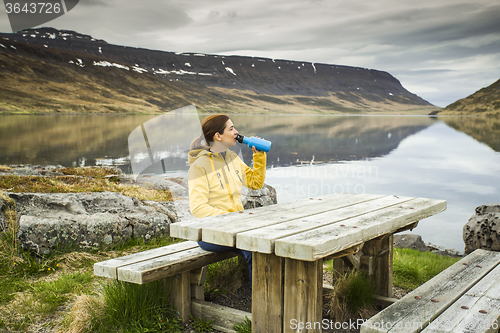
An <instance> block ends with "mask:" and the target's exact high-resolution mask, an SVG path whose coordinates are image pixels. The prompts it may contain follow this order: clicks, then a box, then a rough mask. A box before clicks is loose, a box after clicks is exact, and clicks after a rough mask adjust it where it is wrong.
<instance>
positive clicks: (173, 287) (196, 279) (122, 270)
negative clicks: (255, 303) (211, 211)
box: [94, 241, 251, 331]
mask: <svg viewBox="0 0 500 333" xmlns="http://www.w3.org/2000/svg"><path fill="white" fill-rule="evenodd" d="M235 255H236V254H234V253H233V252H222V253H221V252H219V253H217V252H210V251H205V250H203V249H202V248H200V247H199V246H198V243H196V242H193V241H186V242H182V243H176V244H171V245H168V246H164V247H160V248H156V249H152V250H149V251H144V252H139V253H135V254H131V255H127V256H123V257H119V258H114V259H110V260H106V261H102V262H98V263H95V264H94V274H95V275H97V276H102V277H107V278H112V279H116V280H118V281H124V282H130V283H136V284H146V283H149V282H153V281H157V280H163V281H164V283H165V287H166V289H167V290H166V292H169V297H170V301H171V304H172V306H173V307H174V308H175V309H176V310H177V312H178V314H179V317H180V319H181V320H182V322H183V323H187V322H189V320H190V319H191V315H193V317H195V318H201V317H203V318H205V319H208V320H211V319H215V320H216V321H215V322H214V328H216V329H219V330H222V331H230V330H228V329H227V328H232V327H233V325H234V324H239V323H241V322H242V321H243V320H244V319H245V316H247V317H249V318H250V319H251V315H250V314H249V313H247V312H244V311H239V310H235V309H230V308H226V307H221V306H218V305H216V304H212V303H208V302H205V301H204V290H203V285H204V282H205V278H206V274H207V267H206V266H207V265H209V264H211V263H214V262H217V261H221V260H225V259H228V258H231V257H234V256H235ZM222 313H223V314H224V315H221V314H222Z"/></svg>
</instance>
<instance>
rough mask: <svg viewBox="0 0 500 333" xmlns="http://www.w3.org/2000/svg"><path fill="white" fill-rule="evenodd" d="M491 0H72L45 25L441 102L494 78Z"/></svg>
mask: <svg viewBox="0 0 500 333" xmlns="http://www.w3.org/2000/svg"><path fill="white" fill-rule="evenodd" d="M497 2H498V1H497V0H476V1H475V2H461V0H458V1H457V0H420V1H419V2H418V3H417V2H416V3H407V2H401V1H397V0H376V1H370V2H358V1H326V0H309V1H303V0H275V1H272V2H269V1H266V0H238V1H234V0H233V1H231V0H208V1H207V0H183V1H181V0H170V1H168V2H167V1H163V0H150V1H147V2H139V1H132V0H120V1H118V0H106V1H104V0H81V1H80V3H79V4H78V5H77V6H76V7H75V8H74V9H73V10H72V11H71V12H70V13H68V14H66V15H64V16H62V17H60V18H58V19H56V20H54V21H52V22H51V25H52V26H54V27H55V28H60V29H69V30H75V31H79V32H82V33H86V34H90V35H92V36H94V37H95V38H99V39H104V40H106V41H108V42H109V43H114V44H121V45H129V46H135V47H145V48H150V49H159V50H165V51H175V52H199V53H219V54H239V55H249V56H264V57H269V58H281V59H291V60H299V61H311V62H318V63H319V62H323V63H332V64H339V65H350V66H360V67H368V68H374V69H379V70H384V71H387V72H389V73H391V74H393V75H395V76H396V77H397V78H398V79H399V80H400V81H401V83H402V84H403V85H404V86H405V87H406V88H408V89H409V90H410V91H412V92H413V93H416V94H418V95H419V96H421V97H423V98H424V99H427V100H429V101H430V102H431V103H434V104H437V105H439V106H446V105H447V104H450V103H452V102H454V101H455V100H456V99H459V98H463V97H466V96H467V95H468V94H470V93H473V92H474V91H476V90H478V89H480V88H482V87H484V86H486V85H489V84H491V83H492V82H494V81H496V80H497V79H498V78H499V77H500V67H499V65H498V64H499V63H500V20H499V19H498V18H499V17H500V5H498V3H497ZM4 17H5V18H6V15H5V13H0V29H1V30H2V31H8V30H9V27H8V24H7V25H6V24H5V23H4V20H3V19H4Z"/></svg>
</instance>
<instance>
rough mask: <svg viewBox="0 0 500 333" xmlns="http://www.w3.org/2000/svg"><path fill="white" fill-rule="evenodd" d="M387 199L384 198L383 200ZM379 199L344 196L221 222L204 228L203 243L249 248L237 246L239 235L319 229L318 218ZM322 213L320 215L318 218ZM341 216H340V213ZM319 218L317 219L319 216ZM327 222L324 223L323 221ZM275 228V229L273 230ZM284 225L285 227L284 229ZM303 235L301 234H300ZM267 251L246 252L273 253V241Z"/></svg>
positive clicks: (259, 249) (258, 249)
mask: <svg viewBox="0 0 500 333" xmlns="http://www.w3.org/2000/svg"><path fill="white" fill-rule="evenodd" d="M383 198H385V197H383ZM377 199H379V198H377V197H376V196H373V195H366V194H363V195H355V196H345V197H339V198H338V199H336V200H335V201H333V200H330V201H323V202H321V203H318V204H315V205H309V206H297V207H294V208H291V209H289V210H280V211H278V212H276V213H275V214H267V215H263V216H261V217H260V218H255V217H253V218H251V219H246V220H244V221H239V220H237V221H235V220H232V221H228V222H227V223H220V224H217V225H213V226H207V227H203V231H202V238H203V241H205V242H208V243H216V244H220V245H226V246H236V247H238V248H240V249H246V248H244V247H242V246H243V244H240V243H238V240H237V237H236V235H238V236H239V234H241V233H244V232H248V231H255V232H257V233H259V235H260V234H261V233H260V232H259V231H260V230H262V233H264V234H266V235H267V234H268V230H269V232H270V233H271V234H272V233H273V232H274V231H275V230H282V229H283V228H284V229H285V231H289V232H293V229H291V228H292V227H290V228H289V227H288V224H289V223H290V224H292V225H297V224H298V225H299V226H302V227H304V228H306V225H310V224H312V225H311V226H310V227H318V226H319V225H320V224H321V222H319V221H318V222H317V223H316V220H317V219H322V218H323V220H324V218H325V216H331V214H337V211H338V210H339V209H349V208H350V207H351V206H352V205H356V204H360V203H365V202H370V203H371V202H372V201H375V200H377ZM310 201H311V200H307V201H306V202H310ZM318 214H319V216H318ZM339 214H340V213H339ZM317 216H318V217H317ZM304 219H305V220H308V221H310V220H311V219H314V220H315V222H310V223H309V224H308V223H304V222H303V220H304ZM323 223H325V222H323ZM273 226H276V227H275V228H274V229H273ZM281 226H283V227H281ZM297 232H300V231H297ZM270 243H272V245H269V246H268V248H265V249H264V248H252V249H250V248H248V249H246V250H249V251H255V252H261V253H272V249H270V248H271V247H272V246H274V240H272V241H271V242H270Z"/></svg>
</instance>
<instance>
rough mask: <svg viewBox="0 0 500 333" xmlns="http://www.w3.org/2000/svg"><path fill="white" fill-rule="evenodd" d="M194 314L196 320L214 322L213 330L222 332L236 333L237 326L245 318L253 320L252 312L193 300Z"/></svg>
mask: <svg viewBox="0 0 500 333" xmlns="http://www.w3.org/2000/svg"><path fill="white" fill-rule="evenodd" d="M192 312H193V317H194V318H196V319H199V318H203V319H205V320H214V322H213V328H214V329H216V330H219V331H221V332H236V331H235V330H234V329H233V327H234V325H235V324H241V323H242V322H243V321H244V320H245V317H247V318H248V319H250V320H252V314H251V313H250V312H246V311H241V310H237V309H233V308H229V307H227V306H222V305H219V304H213V303H210V302H204V301H199V300H193V303H192Z"/></svg>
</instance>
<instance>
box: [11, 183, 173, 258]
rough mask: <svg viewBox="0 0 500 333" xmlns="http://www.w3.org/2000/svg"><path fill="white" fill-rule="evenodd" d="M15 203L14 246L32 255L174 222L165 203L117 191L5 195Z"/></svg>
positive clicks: (141, 234)
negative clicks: (16, 236) (15, 232)
mask: <svg viewBox="0 0 500 333" xmlns="http://www.w3.org/2000/svg"><path fill="white" fill-rule="evenodd" d="M8 195H9V197H10V198H12V199H13V200H14V201H15V202H16V210H17V214H18V216H20V219H19V231H18V238H19V242H20V245H21V246H22V247H23V248H24V249H26V250H30V251H32V252H35V253H38V254H48V253H50V252H51V251H52V250H54V249H56V248H71V249H78V248H82V249H83V248H99V247H101V246H106V245H111V244H117V243H121V242H124V241H127V240H129V239H132V238H142V239H145V240H149V239H151V238H152V237H155V236H157V235H168V234H169V230H170V224H171V223H174V222H176V221H177V215H176V214H175V209H174V207H173V205H172V203H171V202H154V201H141V200H139V199H137V198H134V197H128V196H125V195H123V194H121V193H114V192H96V193H54V194H50V193H8Z"/></svg>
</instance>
